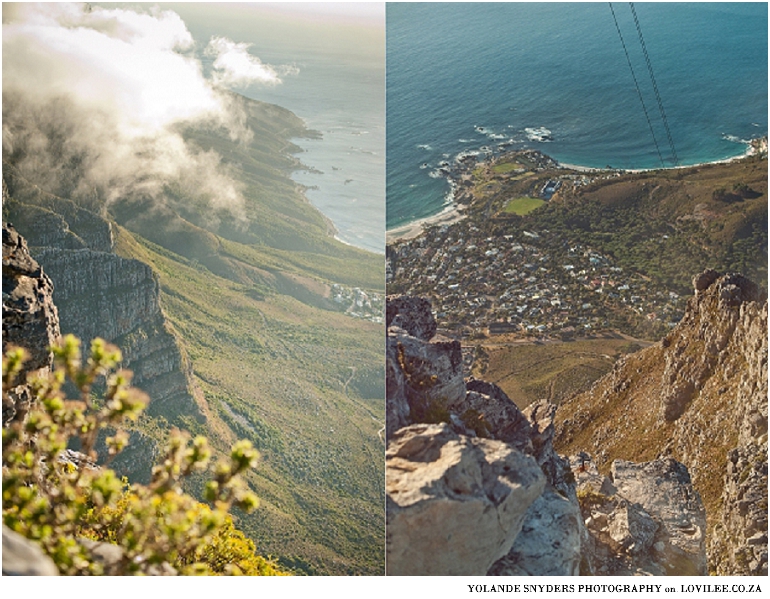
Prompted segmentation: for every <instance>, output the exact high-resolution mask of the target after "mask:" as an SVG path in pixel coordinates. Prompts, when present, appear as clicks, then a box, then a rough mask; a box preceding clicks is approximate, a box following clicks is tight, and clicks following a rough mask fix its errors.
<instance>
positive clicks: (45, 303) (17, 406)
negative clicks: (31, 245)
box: [3, 185, 60, 425]
mask: <svg viewBox="0 0 770 599" xmlns="http://www.w3.org/2000/svg"><path fill="white" fill-rule="evenodd" d="M3 199H5V185H3ZM59 336H60V331H59V314H58V311H57V309H56V306H55V305H54V303H53V285H52V283H51V279H49V278H48V276H47V275H46V274H45V273H44V272H43V269H42V268H41V267H40V265H39V264H38V263H37V262H36V261H35V260H34V259H33V258H32V256H30V254H29V250H28V249H27V244H26V241H25V240H24V238H23V237H22V236H21V235H19V234H18V233H17V232H16V230H15V229H14V228H13V225H10V224H8V223H3V352H5V351H6V349H7V348H8V347H9V346H17V347H23V348H24V349H26V350H27V352H28V354H29V359H28V361H27V362H26V363H25V364H24V367H23V370H22V376H23V375H24V374H25V373H29V372H31V371H33V370H39V369H46V368H50V367H51V365H52V359H53V356H52V355H51V352H49V351H48V347H49V346H50V345H51V344H52V343H53V342H54V341H56V340H57V339H58V338H59ZM8 400H9V401H7V402H6V401H5V398H4V401H3V425H5V424H7V423H8V422H10V421H12V420H16V419H20V418H23V417H24V414H26V412H27V411H28V410H29V407H30V402H31V401H32V398H31V395H30V393H29V390H28V389H27V388H26V386H25V385H21V386H19V387H17V388H16V389H14V390H13V391H12V392H10V393H9V396H8Z"/></svg>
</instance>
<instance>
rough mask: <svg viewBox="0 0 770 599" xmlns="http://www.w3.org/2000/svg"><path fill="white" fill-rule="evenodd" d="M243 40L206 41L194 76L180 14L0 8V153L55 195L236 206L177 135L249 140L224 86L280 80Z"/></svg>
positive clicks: (213, 158)
mask: <svg viewBox="0 0 770 599" xmlns="http://www.w3.org/2000/svg"><path fill="white" fill-rule="evenodd" d="M248 48H249V46H248V45H247V44H239V43H235V42H233V41H231V40H228V39H226V38H213V39H212V40H211V42H210V44H209V46H208V48H207V50H206V52H207V53H209V54H210V55H213V56H215V57H216V58H215V60H214V64H213V71H212V76H211V78H210V79H207V78H206V77H205V76H204V73H203V69H202V66H201V63H200V61H199V60H198V59H197V58H196V56H195V53H194V51H195V42H194V40H193V38H192V35H191V34H190V32H189V31H188V30H187V27H186V26H185V24H184V22H183V21H182V19H181V18H180V17H179V16H178V15H177V14H176V13H174V12H172V11H161V10H158V9H157V8H152V9H148V10H147V11H145V12H138V11H135V10H129V9H123V8H111V9H106V8H99V7H93V8H91V7H90V6H89V5H84V4H83V5H76V4H42V5H40V4H16V5H13V4H4V5H3V158H4V159H5V160H9V161H11V162H12V163H13V164H14V165H15V166H17V167H18V168H19V170H20V171H21V172H22V173H23V174H24V175H25V176H26V177H27V178H29V179H31V180H34V181H35V182H37V183H38V184H40V185H41V186H45V187H46V189H48V190H49V191H52V192H54V193H58V194H60V195H66V196H67V197H72V199H75V200H77V199H79V198H81V197H85V196H88V197H94V195H98V196H99V197H100V198H101V199H102V200H103V201H105V202H108V203H109V202H111V201H114V200H116V199H120V198H125V197H138V196H142V197H144V198H147V197H149V198H153V199H157V200H158V201H164V200H163V198H164V194H165V192H166V190H167V189H168V188H169V187H173V188H174V189H175V191H176V193H177V194H179V191H180V190H182V191H183V192H184V193H189V194H193V196H194V199H195V201H196V204H206V205H208V206H210V207H212V208H217V209H219V208H227V209H229V210H230V211H231V212H233V214H236V215H238V214H240V213H241V211H242V197H241V193H240V191H239V189H238V186H237V184H236V183H235V182H234V181H233V180H232V178H231V177H230V176H229V175H228V173H227V169H226V168H224V167H223V165H222V163H221V160H220V157H219V156H218V155H217V154H216V153H215V152H213V151H209V152H203V151H201V150H200V149H199V148H197V147H193V146H191V145H190V144H188V143H186V142H185V140H184V139H183V137H182V135H181V133H180V131H181V129H182V128H183V127H185V126H187V125H191V124H194V125H205V126H208V127H215V128H219V129H222V130H223V131H225V132H226V133H227V134H228V135H229V136H230V138H231V139H233V140H234V141H237V140H241V141H248V140H249V139H250V136H251V135H252V134H251V132H250V131H248V130H246V128H245V127H244V123H245V115H244V114H243V112H242V110H243V109H242V108H241V107H239V105H238V103H237V102H233V100H232V96H231V95H230V94H229V92H227V91H226V90H225V89H224V87H229V86H245V85H248V84H252V83H259V84H270V85H276V84H278V83H280V77H279V71H280V68H279V69H276V68H273V67H271V66H269V65H265V64H263V63H262V62H261V61H260V60H259V59H258V58H257V57H255V56H252V55H250V54H249V53H248Z"/></svg>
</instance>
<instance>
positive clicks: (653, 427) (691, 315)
mask: <svg viewBox="0 0 770 599" xmlns="http://www.w3.org/2000/svg"><path fill="white" fill-rule="evenodd" d="M693 285H694V288H695V294H694V295H693V297H691V298H690V299H689V300H688V303H687V309H686V312H685V315H684V317H683V318H682V320H681V322H680V323H679V324H678V325H677V326H676V327H675V328H674V329H673V330H672V331H671V332H670V333H669V334H668V335H667V336H666V337H665V338H664V339H663V340H662V341H661V342H660V343H658V344H657V345H655V346H652V347H649V348H647V349H644V350H642V351H639V352H637V353H635V354H632V355H630V356H628V357H626V358H625V359H623V360H621V361H620V362H618V363H617V364H616V365H615V367H614V369H613V371H612V372H611V373H609V374H608V375H606V376H605V377H603V378H602V379H600V380H599V381H597V382H596V383H595V384H594V386H593V387H592V388H591V389H590V390H589V391H588V392H586V393H583V394H580V395H578V396H575V397H573V398H571V399H570V400H569V401H567V402H565V403H564V404H563V405H562V406H560V408H559V413H558V415H557V419H556V420H557V438H556V446H557V448H558V449H559V450H560V451H565V452H571V453H574V452H576V451H579V450H585V451H588V452H589V453H591V454H593V455H594V456H595V459H596V462H597V465H598V467H599V469H600V470H606V468H608V467H609V465H610V463H611V462H612V461H613V460H616V459H625V460H636V461H639V460H653V459H655V458H659V457H660V458H668V457H673V458H675V459H677V460H680V461H681V462H683V463H685V464H687V465H688V468H689V470H690V473H691V476H692V481H693V485H694V487H695V489H697V491H698V492H699V493H700V494H701V495H702V497H703V502H704V504H705V506H706V513H707V517H708V538H709V542H708V552H709V569H710V571H711V572H712V573H715V574H744V575H748V574H753V575H766V574H767V392H768V388H767V296H766V292H764V291H762V290H760V289H759V288H758V287H757V286H756V285H755V284H754V283H752V282H751V281H749V280H748V279H746V278H745V277H742V276H741V275H738V274H725V275H720V274H718V273H716V272H714V271H706V272H704V273H702V274H701V275H698V276H697V277H695V278H694V280H693ZM641 439H643V440H644V441H643V442H640V440H641Z"/></svg>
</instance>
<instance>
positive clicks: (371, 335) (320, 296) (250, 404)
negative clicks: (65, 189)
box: [4, 97, 385, 575]
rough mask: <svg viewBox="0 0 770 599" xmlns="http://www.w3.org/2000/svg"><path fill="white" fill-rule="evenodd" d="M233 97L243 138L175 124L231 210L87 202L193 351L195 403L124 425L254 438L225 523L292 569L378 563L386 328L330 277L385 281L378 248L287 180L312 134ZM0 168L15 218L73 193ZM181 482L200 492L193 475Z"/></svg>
mask: <svg viewBox="0 0 770 599" xmlns="http://www.w3.org/2000/svg"><path fill="white" fill-rule="evenodd" d="M235 101H238V102H241V103H242V107H243V108H244V110H246V111H247V114H248V119H247V122H246V123H245V124H246V125H247V126H248V127H249V128H250V129H251V130H252V131H253V132H254V136H253V139H252V141H250V142H249V143H247V144H241V143H238V142H235V141H232V140H230V139H229V138H228V137H227V136H226V135H223V134H222V133H221V132H217V131H214V130H210V129H195V130H193V129H190V130H187V131H185V137H186V139H187V140H188V141H189V142H191V143H194V144H195V145H197V146H198V147H200V148H201V149H203V150H215V151H216V152H217V153H218V154H219V155H220V156H221V157H222V164H223V169H224V170H226V171H227V173H228V174H229V175H230V176H231V177H232V179H234V180H235V181H236V182H237V184H238V186H239V189H240V192H241V195H242V197H243V202H242V204H241V205H239V206H237V207H235V209H234V210H228V209H224V208H214V207H212V206H210V205H208V204H205V203H203V202H201V201H199V200H196V196H195V193H194V191H195V190H185V189H180V188H171V187H170V186H169V188H168V189H166V190H164V191H165V194H164V196H163V201H162V202H161V203H158V202H152V201H150V200H149V199H148V198H142V197H122V198H119V199H117V200H116V201H115V202H113V203H111V204H110V206H109V212H108V213H105V210H106V208H105V206H103V205H102V204H99V203H98V202H96V203H94V202H92V203H93V205H90V204H89V206H86V207H85V208H88V209H89V210H93V211H95V212H96V213H97V214H99V215H105V214H106V216H107V218H109V219H110V220H111V221H112V225H113V226H112V231H113V233H114V237H115V248H114V251H115V253H117V254H118V255H120V256H122V257H126V258H134V259H137V260H140V261H142V262H144V263H146V264H148V265H150V266H151V267H152V269H153V271H154V272H155V273H157V275H158V278H159V282H160V303H161V307H162V309H163V311H164V313H165V315H166V317H167V319H168V320H169V321H170V323H171V325H172V326H173V330H174V334H175V336H176V337H177V340H178V342H179V344H180V345H181V346H182V348H183V351H184V353H185V354H186V355H187V356H188V357H189V366H190V374H191V375H192V377H193V379H194V382H195V384H196V389H195V397H196V401H197V404H198V406H197V407H198V410H199V411H200V413H201V414H202V415H203V417H202V418H201V419H200V421H196V420H195V419H194V418H192V417H190V416H189V415H187V416H185V415H181V416H180V415H178V414H171V413H160V414H157V415H156V414H154V413H153V416H152V419H148V418H147V417H144V418H143V419H142V420H140V421H139V422H137V423H136V424H135V425H134V427H135V428H136V429H137V430H138V431H140V432H141V433H143V434H146V435H148V436H149V437H152V438H153V439H156V438H157V437H158V433H159V430H158V429H160V431H162V430H164V429H167V428H168V426H169V423H171V424H173V425H175V426H178V427H180V428H184V429H186V430H188V431H189V432H191V433H194V434H199V433H203V434H205V435H206V436H207V437H208V438H209V440H210V443H211V444H212V447H213V448H214V450H216V451H220V452H225V451H227V448H228V447H229V446H230V445H231V444H232V443H233V442H234V441H235V440H236V439H238V438H247V439H249V440H250V441H251V442H252V443H253V444H254V446H256V447H257V448H258V449H259V450H260V452H261V455H262V462H261V464H260V468H259V470H257V471H250V472H248V473H246V474H245V475H244V480H245V482H246V484H247V485H248V486H249V488H250V489H252V490H253V491H254V492H256V493H257V494H258V495H259V496H260V499H261V503H260V509H259V510H258V511H257V512H256V513H255V514H253V515H246V514H241V513H238V512H236V513H235V514H234V515H233V521H234V523H235V524H236V525H237V526H238V527H239V528H240V529H241V530H242V531H243V532H245V533H246V534H247V535H248V537H250V539H253V540H254V541H255V542H256V543H257V544H258V546H259V548H260V551H263V552H265V553H268V554H270V555H274V556H276V559H277V560H278V561H279V563H280V564H281V565H282V566H283V567H285V568H286V569H290V570H292V571H296V572H297V573H303V574H336V575H345V574H359V575H360V574H366V575H376V574H382V573H383V572H384V561H383V547H384V542H385V532H384V526H385V513H384V501H385V491H384V460H383V445H382V440H381V438H380V436H379V435H378V432H379V431H380V429H382V428H383V426H384V420H385V389H384V372H383V365H382V355H383V339H384V332H383V326H382V324H377V323H376V322H372V321H370V320H367V319H363V318H353V317H351V316H349V315H346V314H344V313H343V312H344V310H345V308H346V306H345V305H341V304H338V303H335V301H334V299H333V297H332V295H331V289H332V287H333V286H334V285H335V284H339V285H344V286H346V287H348V288H359V289H361V290H364V291H365V292H367V293H369V294H370V295H372V294H376V293H381V292H383V291H384V281H385V274H384V273H385V270H384V266H385V265H384V259H383V257H382V256H381V255H377V254H372V253H370V252H366V251H364V250H360V249H357V248H354V247H351V246H349V245H346V244H343V243H341V242H339V241H337V240H336V239H334V237H333V236H332V235H331V225H330V223H329V222H328V220H327V219H326V218H325V217H324V216H323V215H322V214H321V213H320V212H318V211H317V210H316V209H315V208H314V207H313V206H312V205H311V204H310V203H309V202H308V201H307V199H306V198H305V196H304V194H303V190H302V188H301V186H299V185H297V184H296V183H295V182H293V181H292V180H291V178H290V176H289V175H290V173H291V171H292V170H294V169H298V168H302V165H301V164H300V163H299V162H298V161H297V160H296V159H295V158H294V157H293V156H292V152H296V151H298V149H299V148H298V147H297V146H295V145H293V144H292V143H291V142H290V141H289V139H292V138H300V137H310V136H315V135H317V134H316V133H314V132H312V131H308V130H307V129H305V127H304V124H303V123H302V121H301V120H300V119H298V118H297V117H296V116H295V115H293V114H292V113H291V112H289V111H287V110H284V109H282V108H280V107H277V106H273V105H270V104H264V103H260V102H252V101H250V100H246V99H245V98H238V97H236V98H235ZM4 167H6V168H4V177H5V178H6V183H7V184H8V186H9V191H10V195H11V197H12V198H14V199H15V200H18V202H17V203H14V204H13V206H9V205H8V204H6V206H5V207H4V216H6V217H7V216H8V215H10V216H11V220H14V222H16V221H18V220H19V219H18V218H17V216H18V214H20V212H21V211H20V210H18V208H19V204H23V205H25V206H27V207H28V206H30V205H35V206H42V207H44V208H46V209H47V210H51V211H52V213H53V214H52V219H56V218H61V216H60V214H59V209H60V207H61V206H62V205H64V204H63V203H67V205H68V206H69V204H72V202H70V201H69V200H66V199H62V198H58V197H56V196H53V195H52V194H50V193H45V192H41V191H40V188H39V187H37V183H36V182H29V181H26V180H24V178H23V177H22V176H21V175H14V178H13V180H10V181H9V179H8V176H7V175H6V173H11V172H12V171H13V166H12V165H5V164H4ZM47 191H51V190H47ZM52 198H55V200H54V199H52ZM46 202H47V203H46ZM13 210H16V212H13V213H12V211H13ZM78 210H81V211H83V212H87V211H86V210H84V206H79V207H78ZM89 214H92V215H93V214H94V213H93V212H89ZM63 219H64V221H66V223H67V224H69V227H70V230H72V231H76V232H78V234H79V229H78V228H77V227H76V226H74V224H73V221H72V220H70V219H68V218H67V217H66V215H65V216H64V217H63ZM24 222H25V223H26V225H27V227H28V228H29V229H30V230H31V231H34V228H35V227H36V226H37V225H39V221H36V219H35V215H34V214H30V216H29V218H26V220H25V221H24ZM19 231H20V233H21V234H22V235H26V234H27V231H26V230H25V228H24V227H21V226H20V227H19ZM68 247H69V246H68ZM184 484H185V487H186V489H187V490H188V491H189V492H190V493H192V494H193V495H194V496H195V497H199V498H201V497H203V494H204V490H205V489H204V481H203V480H202V479H201V477H199V476H192V477H190V478H189V479H187V480H186V482H185V483H184Z"/></svg>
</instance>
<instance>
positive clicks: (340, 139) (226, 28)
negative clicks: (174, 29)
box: [161, 3, 385, 253]
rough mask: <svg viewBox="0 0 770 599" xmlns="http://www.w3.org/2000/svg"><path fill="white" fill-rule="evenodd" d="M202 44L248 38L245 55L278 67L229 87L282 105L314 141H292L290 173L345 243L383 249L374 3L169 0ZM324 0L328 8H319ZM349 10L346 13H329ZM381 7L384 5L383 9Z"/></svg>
mask: <svg viewBox="0 0 770 599" xmlns="http://www.w3.org/2000/svg"><path fill="white" fill-rule="evenodd" d="M161 6H162V7H163V8H164V9H170V10H173V11H175V12H177V13H178V14H179V15H180V16H181V17H182V19H183V20H184V22H185V24H186V25H187V27H188V29H189V30H190V32H191V34H192V35H193V38H194V39H195V41H196V45H197V46H198V47H199V48H200V52H199V54H200V56H199V58H200V60H201V62H202V63H203V66H204V70H205V69H207V68H209V67H210V63H211V58H210V57H207V56H205V55H204V54H203V52H202V49H203V48H204V47H205V46H206V44H207V43H208V41H209V39H210V38H211V37H212V36H226V37H228V38H229V39H231V40H233V41H234V42H239V43H248V44H251V46H250V47H249V53H250V54H252V55H253V56H257V57H259V59H260V60H261V61H262V62H263V63H265V64H269V65H271V66H274V67H276V68H277V70H279V74H280V73H281V69H280V67H290V68H291V70H293V71H294V72H291V73H287V74H282V76H281V79H282V82H281V83H280V84H278V85H263V84H252V85H250V86H248V87H245V88H235V91H237V92H239V93H242V94H243V95H245V96H247V97H249V98H252V99H255V100H261V101H264V102H270V103H272V104H278V105H279V106H283V107H284V108H288V109H289V110H291V111H292V112H294V113H295V114H296V115H297V116H299V117H300V118H302V119H303V120H304V121H305V123H306V124H307V126H308V127H309V128H311V129H315V130H317V131H320V132H321V134H322V138H321V139H318V140H309V139H297V140H293V141H294V142H295V143H296V144H297V145H298V146H300V147H301V148H302V150H303V152H302V153H300V154H298V155H297V157H298V158H299V159H300V160H301V161H302V163H303V164H305V165H306V166H308V167H310V170H308V171H296V172H295V173H293V175H292V178H293V179H294V180H295V181H297V182H298V183H300V184H302V185H305V186H307V187H308V190H307V191H306V196H307V197H308V199H309V200H310V202H311V203H312V204H313V205H314V206H315V207H316V208H318V209H319V210H320V211H321V212H322V213H323V214H324V215H325V216H327V217H328V218H329V219H330V220H331V221H332V222H333V223H334V225H335V227H336V229H337V238H338V239H340V240H341V241H343V242H345V243H348V244H350V245H354V246H357V247H360V248H363V249H366V250H369V251H372V252H377V253H384V252H385V28H384V19H383V18H382V17H381V16H380V17H379V18H378V16H377V10H376V7H371V8H370V9H368V10H367V7H355V6H354V7H347V8H346V7H342V8H341V7H340V5H339V4H337V5H336V6H335V5H330V6H328V7H323V6H320V7H317V8H316V7H312V6H308V5H297V6H296V7H291V6H287V7H280V6H276V5H275V4H274V5H272V6H270V5H260V4H246V3H243V4H216V3H213V4H212V3H200V4H192V3H181V4H175V3H168V4H162V5H161ZM324 8H326V9H327V10H326V11H325V12H324V11H323V10H322V9H324ZM334 11H336V12H337V13H340V12H342V13H350V14H348V15H344V14H343V15H340V14H334ZM380 12H382V11H381V7H380Z"/></svg>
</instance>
